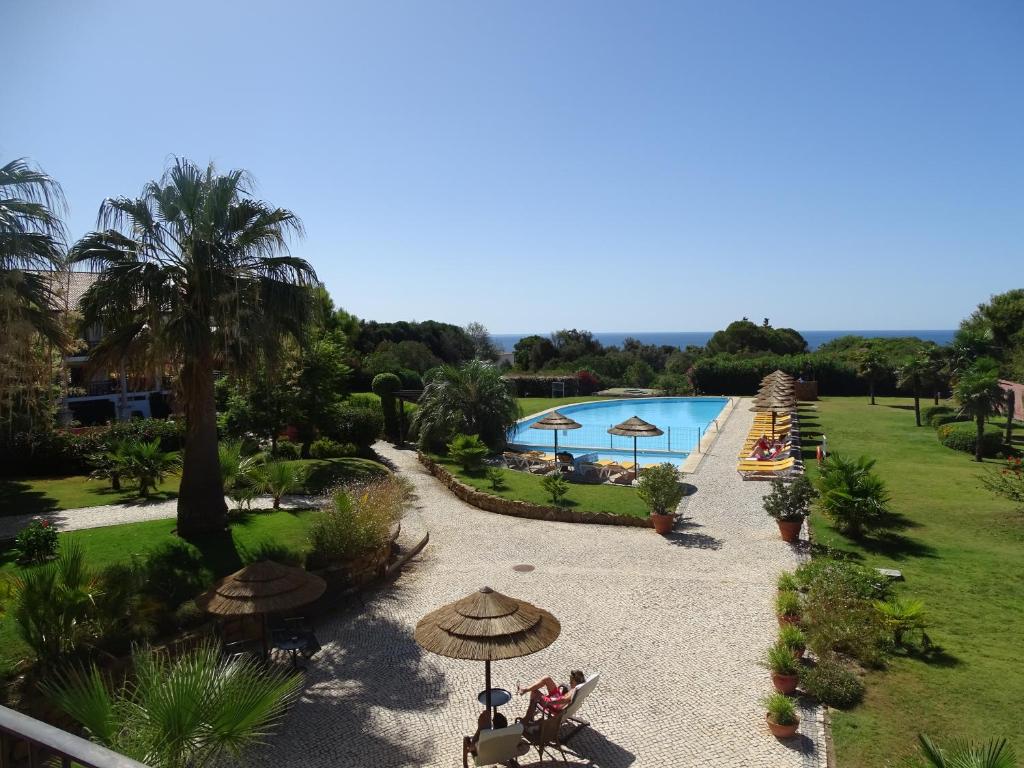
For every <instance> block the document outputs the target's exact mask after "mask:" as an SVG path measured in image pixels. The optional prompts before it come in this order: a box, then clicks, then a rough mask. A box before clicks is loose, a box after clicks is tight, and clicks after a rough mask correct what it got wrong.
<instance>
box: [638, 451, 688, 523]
mask: <svg viewBox="0 0 1024 768" xmlns="http://www.w3.org/2000/svg"><path fill="white" fill-rule="evenodd" d="M636 494H637V496H639V497H640V500H641V501H643V502H644V504H646V505H647V509H648V510H650V512H651V514H652V515H671V514H674V513H675V511H676V507H678V506H679V502H680V501H682V500H683V486H682V485H681V484H680V482H679V472H678V471H677V470H676V468H675V467H674V466H673V465H672V464H669V463H668V462H665V463H664V464H658V465H657V466H654V467H650V468H649V469H645V470H643V471H642V472H641V473H640V479H639V480H638V481H637V487H636Z"/></svg>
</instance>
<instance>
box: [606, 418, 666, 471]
mask: <svg viewBox="0 0 1024 768" xmlns="http://www.w3.org/2000/svg"><path fill="white" fill-rule="evenodd" d="M608 434H609V435H622V436H623V437H632V438H633V477H634V479H635V478H638V477H640V465H639V464H638V463H637V460H636V439H637V438H638V437H658V436H659V435H664V434H665V433H664V432H662V431H661V430H660V429H658V428H657V427H656V426H654V425H653V424H648V423H647V422H646V421H644V420H643V419H641V418H640V417H639V416H630V417H629V418H628V419H626V420H625V421H624V422H622V423H621V424H616V425H615V426H614V427H611V428H610V429H609V430H608Z"/></svg>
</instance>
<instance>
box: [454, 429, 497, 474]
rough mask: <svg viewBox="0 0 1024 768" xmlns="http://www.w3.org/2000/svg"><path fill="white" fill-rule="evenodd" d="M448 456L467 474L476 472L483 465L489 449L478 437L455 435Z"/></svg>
mask: <svg viewBox="0 0 1024 768" xmlns="http://www.w3.org/2000/svg"><path fill="white" fill-rule="evenodd" d="M447 448H448V455H449V456H451V457H452V459H454V460H455V461H456V462H458V463H459V465H460V466H461V467H462V469H463V470H465V471H466V472H475V471H477V470H478V469H480V467H481V466H482V465H483V461H484V458H486V456H487V454H488V452H489V449H488V448H487V446H486V445H484V443H483V441H482V440H481V439H480V437H479V436H478V435H461V434H460V435H455V437H453V438H452V441H451V442H450V443H448V445H447Z"/></svg>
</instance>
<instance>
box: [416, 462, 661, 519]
mask: <svg viewBox="0 0 1024 768" xmlns="http://www.w3.org/2000/svg"><path fill="white" fill-rule="evenodd" d="M433 458H434V460H435V461H437V462H438V463H440V464H443V465H444V466H445V467H446V468H447V469H448V471H449V472H451V473H452V474H454V475H456V476H457V477H458V478H459V479H460V480H462V482H464V483H466V484H467V485H471V486H473V487H474V488H478V489H480V490H481V491H486V492H487V493H490V494H493V495H495V496H501V497H502V498H504V499H519V500H520V501H529V502H532V503H534V504H544V505H548V506H550V505H551V497H550V496H548V493H547V491H545V490H544V488H543V486H542V485H541V479H542V478H540V477H539V476H537V475H531V474H529V473H528V472H517V471H515V470H511V469H502V470H501V473H502V475H503V476H504V479H505V484H504V487H503V488H502V489H501V490H500V491H496V490H494V489H493V488H491V482H490V480H488V479H487V478H486V476H485V475H484V473H483V472H479V473H474V474H472V475H471V474H467V473H466V472H465V471H463V469H462V467H460V466H459V465H458V464H456V463H454V462H453V461H451V460H450V459H447V458H445V457H443V456H435V457H433ZM562 506H564V507H566V508H568V509H576V510H579V511H581V512H584V511H586V512H611V513H612V514H614V515H626V516H627V517H647V516H648V514H649V512H648V510H647V507H646V506H645V505H644V503H643V502H642V501H640V497H639V496H637V495H636V490H635V489H633V488H627V487H624V486H615V485H584V484H582V483H570V485H569V493H568V494H567V495H566V496H565V497H563V498H562Z"/></svg>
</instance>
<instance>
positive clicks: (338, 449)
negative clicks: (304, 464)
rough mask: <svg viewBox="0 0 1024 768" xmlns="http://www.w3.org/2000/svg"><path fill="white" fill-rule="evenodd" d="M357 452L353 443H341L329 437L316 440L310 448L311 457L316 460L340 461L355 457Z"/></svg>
mask: <svg viewBox="0 0 1024 768" xmlns="http://www.w3.org/2000/svg"><path fill="white" fill-rule="evenodd" d="M357 452H358V451H357V449H356V447H355V446H354V445H352V443H339V442H336V441H334V440H331V438H329V437H321V438H320V439H319V440H314V441H313V444H312V445H311V446H309V455H310V456H311V457H312V458H314V459H340V458H342V457H344V456H354V455H355V454H356V453H357Z"/></svg>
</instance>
